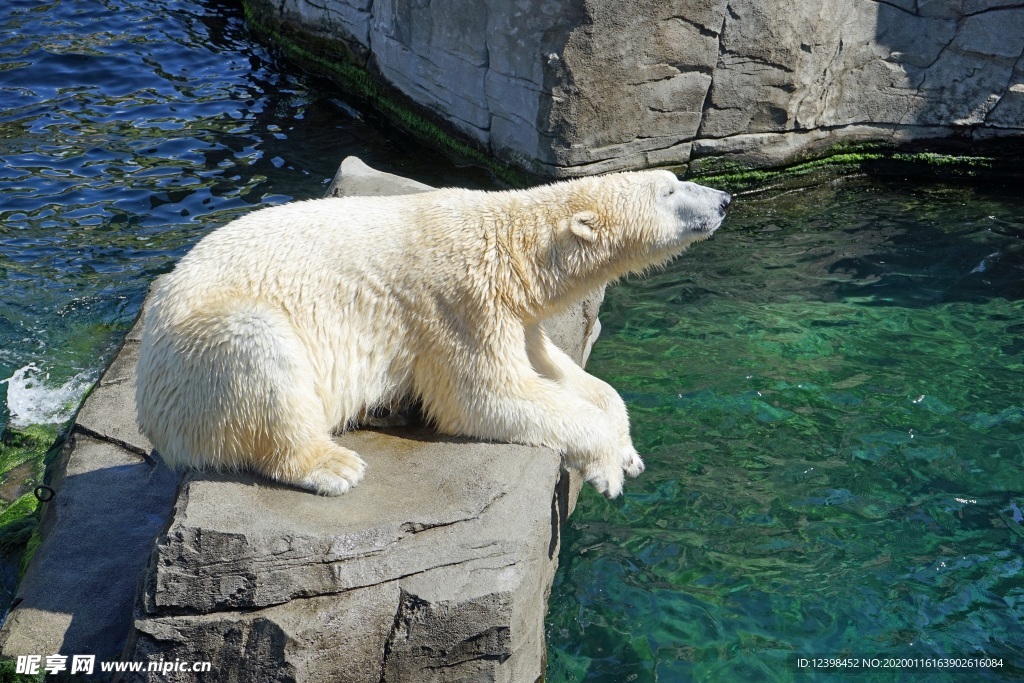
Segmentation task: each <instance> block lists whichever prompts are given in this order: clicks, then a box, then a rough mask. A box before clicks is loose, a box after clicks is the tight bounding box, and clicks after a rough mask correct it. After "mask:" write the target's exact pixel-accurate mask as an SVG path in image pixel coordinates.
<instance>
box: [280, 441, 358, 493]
mask: <svg viewBox="0 0 1024 683" xmlns="http://www.w3.org/2000/svg"><path fill="white" fill-rule="evenodd" d="M336 449H337V450H336V451H334V452H332V453H331V454H330V456H329V457H326V458H323V459H321V460H320V462H319V464H317V465H316V466H315V467H314V468H313V469H312V470H311V471H310V472H309V474H307V475H306V476H304V477H302V478H301V479H299V480H298V481H297V482H295V483H296V484H297V485H298V486H300V487H302V488H304V489H307V490H309V491H313V492H314V493H319V494H320V495H321V496H340V495H341V494H343V493H346V492H347V491H348V490H349V489H351V488H352V487H353V486H355V485H356V484H358V483H359V482H360V481H362V480H363V475H364V474H365V473H366V463H365V462H363V460H362V458H360V457H359V456H358V455H356V454H355V452H354V451H350V450H349V449H347V448H343V447H341V446H336Z"/></svg>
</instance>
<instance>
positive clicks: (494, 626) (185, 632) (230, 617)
mask: <svg viewBox="0 0 1024 683" xmlns="http://www.w3.org/2000/svg"><path fill="white" fill-rule="evenodd" d="M427 189H429V188H428V187H427V186H425V185H422V184H419V183H414V182H413V181H409V180H407V179H404V178H398V177H395V176H389V175H387V174H381V173H378V172H376V171H374V170H372V169H370V168H368V167H367V166H365V165H364V164H362V162H360V161H359V160H357V159H352V158H350V159H346V160H345V162H344V163H343V164H342V167H341V170H340V171H339V175H338V177H337V178H336V179H335V183H334V184H332V187H331V189H330V190H329V193H330V194H387V193H389V192H390V193H392V194H402V193H406V192H415V191H424V190H427ZM599 305H600V297H599V296H598V297H595V298H594V300H590V301H587V302H581V303H580V304H579V305H577V306H575V307H573V308H572V309H570V310H569V311H566V313H565V314H563V315H562V316H560V317H559V318H558V319H552V320H551V321H549V322H548V324H547V326H548V328H549V332H550V333H551V334H552V337H553V338H554V339H556V341H558V342H559V343H560V344H561V345H562V346H563V348H565V349H566V350H567V352H569V353H571V354H573V355H574V357H576V358H578V359H580V360H582V359H584V358H585V357H586V354H587V353H588V351H589V345H590V342H592V340H593V338H594V336H595V335H596V330H598V329H599V324H598V323H597V318H596V311H597V308H598V306H599ZM140 325H141V323H139V324H137V325H136V327H135V328H134V329H133V330H132V332H131V333H130V334H129V335H128V338H127V340H126V341H125V345H124V347H123V348H122V350H121V352H120V353H119V354H118V356H117V357H116V358H115V360H114V361H113V363H112V364H111V366H110V367H109V368H108V370H107V371H106V373H105V374H104V376H103V378H102V379H101V380H100V382H99V384H98V386H97V387H96V389H95V390H94V391H93V393H92V394H91V395H90V396H89V398H88V399H87V401H86V403H85V405H84V406H83V408H82V410H81V412H80V415H79V418H78V421H77V423H76V425H75V428H74V439H73V441H72V443H71V444H70V445H69V448H68V449H67V450H66V452H65V462H63V463H60V464H59V466H58V467H56V468H55V470H56V472H57V474H56V476H55V477H54V478H53V480H52V481H51V485H52V486H54V488H56V489H57V498H56V499H55V500H54V501H53V502H52V503H50V504H49V508H48V509H47V511H46V513H45V519H44V525H43V529H42V533H43V540H42V544H41V545H40V547H39V549H38V550H37V552H36V554H35V556H34V557H33V559H32V562H31V564H30V567H29V569H28V572H27V574H26V576H25V578H24V580H23V581H22V583H21V585H20V586H19V589H18V592H17V596H16V601H17V604H16V605H15V607H14V609H13V610H12V612H11V614H10V616H9V617H8V619H7V621H6V623H5V624H4V626H3V628H2V630H0V651H2V653H3V654H4V655H6V656H9V657H13V656H16V655H19V654H39V655H44V656H45V655H47V654H52V653H61V654H67V655H71V654H95V655H96V656H97V659H98V660H114V659H119V658H123V659H124V660H129V661H161V660H164V661H166V660H171V661H173V660H174V659H175V658H177V659H180V660H196V661H199V660H206V661H211V662H212V671H211V672H210V673H209V674H205V675H204V674H192V673H189V674H184V673H182V672H178V673H176V674H175V677H174V680H176V681H192V680H196V681H199V680H210V681H212V680H227V679H230V680H236V679H237V680H256V678H257V677H258V679H259V680H301V681H325V682H326V681H331V682H336V681H457V680H458V681H461V680H466V679H472V680H496V681H535V680H537V679H538V678H540V677H541V675H542V673H543V668H542V666H543V665H542V662H543V658H544V628H543V627H544V614H545V611H546V601H547V596H548V594H549V592H550V588H551V582H552V579H553V576H554V571H555V567H556V565H557V560H558V547H559V531H560V526H561V524H562V522H564V520H565V519H566V517H567V516H568V515H569V514H570V512H571V510H572V508H573V506H574V504H575V501H576V496H577V494H578V492H579V479H578V478H577V477H574V476H570V473H569V472H567V471H566V470H565V469H564V468H563V467H562V465H561V460H560V458H559V456H558V454H556V453H554V452H552V451H550V450H547V449H543V448H531V447H526V446H517V445H509V444H492V443H479V442H472V441H468V440H463V439H453V438H450V437H444V436H439V435H437V434H436V433H434V432H432V431H430V430H427V429H425V428H422V427H409V428H402V429H394V430H387V431H370V430H361V431H355V432H351V433H348V434H346V435H344V436H342V437H340V438H339V441H340V442H341V443H344V444H346V445H350V446H351V447H353V448H355V449H357V450H358V451H359V452H360V454H361V455H362V456H363V457H364V458H365V459H366V461H367V463H368V464H369V470H368V474H367V477H366V479H365V480H364V481H363V483H362V484H360V485H359V486H358V487H356V488H355V489H354V490H353V491H352V492H350V493H348V494H346V495H344V496H341V497H339V498H333V499H331V498H320V497H317V496H313V495H310V494H308V493H305V492H302V491H298V490H295V489H290V488H287V487H283V486H279V485H276V484H274V483H272V482H269V481H266V480H263V479H259V478H257V477H253V476H249V475H217V474H204V473H198V472H188V473H186V474H184V475H177V474H174V473H171V472H169V471H168V470H167V468H166V467H165V466H164V465H163V463H162V462H161V461H160V460H159V456H158V455H156V454H155V453H153V452H152V447H151V445H150V444H149V442H148V441H147V440H146V439H145V437H143V436H142V435H141V434H139V433H138V431H137V430H136V428H135V424H134V422H135V420H134V416H135V415H134V390H135V363H136V360H137V357H138V346H139V339H140V332H141V330H140ZM250 674H251V675H250ZM124 680H147V681H158V680H160V681H163V680H168V679H167V678H166V676H164V675H161V674H159V673H156V672H153V673H141V674H131V675H126V676H124Z"/></svg>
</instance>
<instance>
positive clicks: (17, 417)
mask: <svg viewBox="0 0 1024 683" xmlns="http://www.w3.org/2000/svg"><path fill="white" fill-rule="evenodd" d="M94 381H95V378H94V377H93V375H92V373H90V372H88V371H83V372H80V373H78V374H77V375H75V376H74V377H72V378H71V379H69V380H68V381H66V382H64V383H63V384H62V385H60V386H54V385H53V383H51V381H50V373H48V372H44V371H43V370H42V369H41V368H39V367H38V366H37V365H36V364H35V363H29V364H28V365H26V366H25V367H23V368H20V369H18V370H15V371H14V374H13V375H11V376H10V377H8V378H7V379H0V384H3V383H4V382H6V383H7V408H8V410H10V412H11V425H12V426H14V427H27V426H28V425H37V424H60V423H63V422H67V421H68V420H70V419H71V416H72V415H74V414H75V410H77V409H78V404H79V403H81V401H82V397H83V396H85V393H86V392H87V391H89V387H91V386H92V384H93V382H94Z"/></svg>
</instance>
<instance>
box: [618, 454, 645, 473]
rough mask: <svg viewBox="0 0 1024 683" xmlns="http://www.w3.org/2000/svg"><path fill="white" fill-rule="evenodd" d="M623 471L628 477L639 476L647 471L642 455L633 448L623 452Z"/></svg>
mask: <svg viewBox="0 0 1024 683" xmlns="http://www.w3.org/2000/svg"><path fill="white" fill-rule="evenodd" d="M622 469H623V470H624V471H625V472H626V476H628V477H636V476H639V474H640V473H641V472H643V471H644V469H645V467H644V461H643V460H641V459H640V454H639V453H637V452H636V449H635V448H633V447H632V446H630V447H629V448H627V449H625V450H624V451H623V452H622Z"/></svg>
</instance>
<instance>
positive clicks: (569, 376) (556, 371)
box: [526, 324, 644, 477]
mask: <svg viewBox="0 0 1024 683" xmlns="http://www.w3.org/2000/svg"><path fill="white" fill-rule="evenodd" d="M526 352H527V355H528V356H529V359H530V364H531V365H532V366H533V368H534V369H535V370H536V371H537V372H538V373H539V374H541V375H542V376H544V377H547V378H548V379H552V380H555V381H557V382H561V383H562V384H564V385H565V386H566V387H567V388H568V389H569V390H570V391H572V392H574V393H575V394H577V395H579V396H580V397H582V398H584V399H586V400H587V401H589V402H591V403H593V404H594V405H595V406H597V407H598V408H600V409H601V410H603V411H604V412H605V413H606V414H607V415H608V418H609V419H610V420H611V422H612V425H613V426H614V428H615V430H616V433H617V434H618V435H619V440H620V443H621V446H622V448H621V453H622V469H623V470H625V472H626V474H627V475H629V476H630V477H636V476H637V475H639V474H640V473H641V472H643V471H644V461H643V460H641V458H640V455H639V454H638V453H637V452H636V448H634V447H633V440H632V438H631V437H630V435H629V413H628V412H627V411H626V404H625V403H623V401H622V397H621V396H619V393H618V392H617V391H615V389H613V388H612V387H611V386H609V385H608V383H606V382H603V381H602V380H600V379H598V378H597V377H594V376H593V375H591V374H589V373H588V372H586V371H585V370H584V369H583V368H581V367H580V366H579V365H577V364H576V363H575V362H573V360H572V358H570V357H569V356H568V355H567V354H566V353H565V352H564V351H562V350H561V349H560V348H558V347H557V346H555V344H554V343H553V342H552V341H551V339H550V338H549V337H548V336H547V334H546V333H545V332H544V330H543V329H541V327H540V325H538V324H535V325H530V326H528V327H527V328H526Z"/></svg>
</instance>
